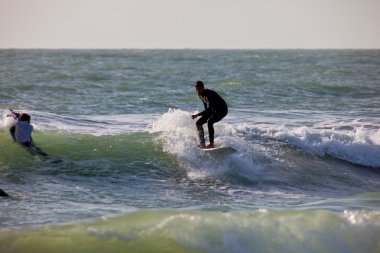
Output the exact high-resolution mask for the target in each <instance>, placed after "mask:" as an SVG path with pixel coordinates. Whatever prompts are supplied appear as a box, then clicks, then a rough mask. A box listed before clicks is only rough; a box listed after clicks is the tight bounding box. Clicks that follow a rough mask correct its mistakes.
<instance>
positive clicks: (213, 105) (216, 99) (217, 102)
mask: <svg viewBox="0 0 380 253" xmlns="http://www.w3.org/2000/svg"><path fill="white" fill-rule="evenodd" d="M199 98H200V100H201V101H202V102H203V105H204V106H205V110H204V111H203V112H200V113H198V114H197V115H198V116H203V115H205V114H210V113H213V112H226V113H227V111H228V107H227V103H226V101H224V99H223V98H222V97H221V96H219V94H218V93H216V92H215V91H213V90H209V89H205V90H203V94H202V95H200V96H199Z"/></svg>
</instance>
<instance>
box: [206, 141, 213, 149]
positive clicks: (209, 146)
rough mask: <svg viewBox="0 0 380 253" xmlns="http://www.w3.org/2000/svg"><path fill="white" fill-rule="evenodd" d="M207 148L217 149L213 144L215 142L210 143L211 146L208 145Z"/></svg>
mask: <svg viewBox="0 0 380 253" xmlns="http://www.w3.org/2000/svg"><path fill="white" fill-rule="evenodd" d="M206 148H215V146H214V143H213V142H210V144H208V145H207V146H206Z"/></svg>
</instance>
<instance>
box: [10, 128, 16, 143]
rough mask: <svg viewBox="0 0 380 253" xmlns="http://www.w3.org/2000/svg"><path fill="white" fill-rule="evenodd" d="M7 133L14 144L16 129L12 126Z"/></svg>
mask: <svg viewBox="0 0 380 253" xmlns="http://www.w3.org/2000/svg"><path fill="white" fill-rule="evenodd" d="M9 133H10V134H11V136H12V139H13V142H16V136H15V133H16V127H15V126H13V127H11V128H9Z"/></svg>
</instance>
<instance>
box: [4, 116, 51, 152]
mask: <svg viewBox="0 0 380 253" xmlns="http://www.w3.org/2000/svg"><path fill="white" fill-rule="evenodd" d="M11 112H12V114H13V117H14V118H15V119H17V122H16V124H15V125H14V126H12V127H11V128H10V129H9V132H10V134H11V136H12V139H13V141H14V142H15V143H16V142H17V143H19V144H20V145H21V146H23V147H24V148H26V149H27V150H28V151H29V153H31V154H38V155H40V156H44V157H46V156H47V154H46V153H45V152H43V151H42V150H41V149H40V148H38V147H37V146H35V145H34V143H33V139H32V136H31V135H32V131H33V126H32V125H31V124H30V116H29V115H28V114H26V113H21V114H20V113H16V112H14V111H12V110H11Z"/></svg>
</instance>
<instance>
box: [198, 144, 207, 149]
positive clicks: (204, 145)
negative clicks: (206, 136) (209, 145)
mask: <svg viewBox="0 0 380 253" xmlns="http://www.w3.org/2000/svg"><path fill="white" fill-rule="evenodd" d="M198 148H206V144H204V143H201V144H198Z"/></svg>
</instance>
